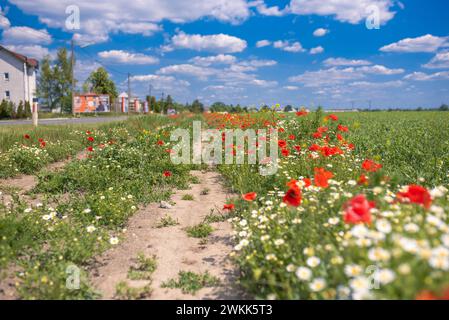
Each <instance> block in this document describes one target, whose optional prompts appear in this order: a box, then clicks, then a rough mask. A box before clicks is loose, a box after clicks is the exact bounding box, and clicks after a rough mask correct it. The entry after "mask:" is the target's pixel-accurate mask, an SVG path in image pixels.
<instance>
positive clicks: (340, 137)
mask: <svg viewBox="0 0 449 320" xmlns="http://www.w3.org/2000/svg"><path fill="white" fill-rule="evenodd" d="M337 139H338V140H339V141H342V140H343V136H342V135H341V134H339V133H337Z"/></svg>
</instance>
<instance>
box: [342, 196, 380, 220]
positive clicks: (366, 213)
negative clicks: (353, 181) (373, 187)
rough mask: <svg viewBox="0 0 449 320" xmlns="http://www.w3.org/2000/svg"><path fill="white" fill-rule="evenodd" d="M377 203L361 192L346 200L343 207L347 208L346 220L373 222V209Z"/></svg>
mask: <svg viewBox="0 0 449 320" xmlns="http://www.w3.org/2000/svg"><path fill="white" fill-rule="evenodd" d="M375 207H376V205H375V203H374V202H372V201H368V200H367V199H366V198H365V195H363V194H359V195H357V196H355V197H354V198H352V199H351V200H350V201H348V202H346V203H345V205H344V206H343V208H344V209H345V215H344V221H345V223H349V224H357V223H368V224H370V223H371V209H373V208H375Z"/></svg>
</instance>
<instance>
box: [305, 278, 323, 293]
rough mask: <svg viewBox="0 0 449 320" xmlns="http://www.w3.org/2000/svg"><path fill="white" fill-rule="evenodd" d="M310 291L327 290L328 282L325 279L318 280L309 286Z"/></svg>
mask: <svg viewBox="0 0 449 320" xmlns="http://www.w3.org/2000/svg"><path fill="white" fill-rule="evenodd" d="M309 288H310V290H312V291H314V292H318V291H321V290H323V289H324V288H326V281H325V280H324V279H323V278H316V279H315V280H313V281H312V282H311V283H310V285H309Z"/></svg>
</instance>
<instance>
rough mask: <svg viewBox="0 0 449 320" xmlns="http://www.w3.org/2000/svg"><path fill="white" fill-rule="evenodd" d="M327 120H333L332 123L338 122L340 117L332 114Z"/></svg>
mask: <svg viewBox="0 0 449 320" xmlns="http://www.w3.org/2000/svg"><path fill="white" fill-rule="evenodd" d="M326 118H327V119H331V120H332V121H338V117H337V116H336V115H335V114H330V115H328V116H327V117H326Z"/></svg>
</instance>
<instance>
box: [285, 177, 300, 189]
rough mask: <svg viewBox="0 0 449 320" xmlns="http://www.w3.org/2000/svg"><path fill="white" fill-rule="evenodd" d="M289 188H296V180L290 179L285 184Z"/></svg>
mask: <svg viewBox="0 0 449 320" xmlns="http://www.w3.org/2000/svg"><path fill="white" fill-rule="evenodd" d="M285 185H286V186H287V187H289V188H298V180H295V179H292V180H290V181H289V182H287V183H286V184H285Z"/></svg>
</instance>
